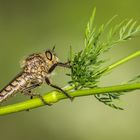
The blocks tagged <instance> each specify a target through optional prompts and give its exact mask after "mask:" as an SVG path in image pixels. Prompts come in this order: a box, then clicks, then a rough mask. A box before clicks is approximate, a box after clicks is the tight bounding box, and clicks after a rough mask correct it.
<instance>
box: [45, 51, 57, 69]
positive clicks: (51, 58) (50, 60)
mask: <svg viewBox="0 0 140 140" xmlns="http://www.w3.org/2000/svg"><path fill="white" fill-rule="evenodd" d="M45 61H46V63H47V65H48V66H49V67H50V68H51V67H53V66H54V65H56V64H57V63H58V61H59V59H58V57H57V56H56V54H55V53H54V51H53V50H52V51H50V50H47V51H46V52H45Z"/></svg>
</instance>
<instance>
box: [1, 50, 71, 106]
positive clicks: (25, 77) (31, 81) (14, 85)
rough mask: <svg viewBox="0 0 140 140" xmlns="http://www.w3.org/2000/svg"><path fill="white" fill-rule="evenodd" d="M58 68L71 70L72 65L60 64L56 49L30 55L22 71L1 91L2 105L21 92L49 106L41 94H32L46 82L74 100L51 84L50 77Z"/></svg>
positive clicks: (24, 62)
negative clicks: (37, 98) (33, 90)
mask: <svg viewBox="0 0 140 140" xmlns="http://www.w3.org/2000/svg"><path fill="white" fill-rule="evenodd" d="M56 66H60V67H66V68H70V63H69V62H67V63H61V62H59V59H58V57H57V56H56V54H55V53H54V48H53V49H52V50H47V51H45V52H43V53H34V54H31V55H29V56H28V57H27V58H26V59H25V60H24V61H23V65H22V71H21V72H20V73H19V74H18V75H17V76H16V77H15V78H14V79H13V80H12V81H11V82H10V83H9V84H8V85H7V86H5V87H4V88H3V89H2V90H1V91H0V103H1V102H3V101H5V100H7V99H8V98H9V97H11V96H13V95H15V94H16V93H18V92H21V93H23V94H25V95H29V96H30V97H31V98H33V97H34V96H36V97H39V98H40V99H41V101H42V102H43V103H44V104H48V103H46V101H45V100H44V99H43V98H42V96H41V95H40V94H34V93H32V89H34V88H36V87H38V86H40V85H42V84H43V83H44V82H46V83H47V84H48V85H50V86H52V87H54V88H56V89H58V90H60V91H61V92H62V93H64V94H65V95H66V96H67V97H68V98H70V99H72V97H71V96H70V95H69V94H68V93H67V92H65V91H64V90H63V89H61V88H60V87H58V86H56V85H53V84H52V83H51V82H50V79H49V75H50V74H51V73H52V71H53V70H54V69H55V68H56ZM48 105H49V104H48Z"/></svg>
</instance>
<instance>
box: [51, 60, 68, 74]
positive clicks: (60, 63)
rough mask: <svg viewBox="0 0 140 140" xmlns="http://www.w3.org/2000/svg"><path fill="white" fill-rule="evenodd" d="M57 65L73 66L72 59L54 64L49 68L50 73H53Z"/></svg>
mask: <svg viewBox="0 0 140 140" xmlns="http://www.w3.org/2000/svg"><path fill="white" fill-rule="evenodd" d="M57 66H59V67H65V68H71V66H70V61H68V62H66V63H62V62H58V63H56V64H54V65H53V66H52V67H51V68H50V69H49V73H51V72H52V71H53V70H54V69H55V68H56V67H57Z"/></svg>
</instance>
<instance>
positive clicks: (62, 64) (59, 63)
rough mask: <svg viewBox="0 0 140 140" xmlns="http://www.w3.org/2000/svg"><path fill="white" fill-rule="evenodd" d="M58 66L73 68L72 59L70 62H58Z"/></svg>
mask: <svg viewBox="0 0 140 140" xmlns="http://www.w3.org/2000/svg"><path fill="white" fill-rule="evenodd" d="M57 66H60V67H65V68H71V66H70V61H68V62H66V63H61V62H58V63H57Z"/></svg>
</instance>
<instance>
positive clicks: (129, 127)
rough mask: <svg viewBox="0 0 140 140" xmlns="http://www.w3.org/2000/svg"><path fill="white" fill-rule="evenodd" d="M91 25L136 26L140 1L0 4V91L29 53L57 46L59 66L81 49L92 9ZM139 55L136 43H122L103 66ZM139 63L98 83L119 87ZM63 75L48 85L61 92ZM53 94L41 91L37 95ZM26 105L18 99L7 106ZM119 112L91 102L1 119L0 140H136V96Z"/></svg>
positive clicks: (139, 112) (139, 129)
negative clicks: (109, 22)
mask: <svg viewBox="0 0 140 140" xmlns="http://www.w3.org/2000/svg"><path fill="white" fill-rule="evenodd" d="M94 7H96V8H97V15H96V24H97V25H100V24H101V23H105V22H106V21H107V20H108V19H109V18H111V17H112V16H113V15H115V14H118V15H119V18H118V21H120V20H123V19H125V18H133V19H136V20H138V21H139V23H140V1H139V0H20V1H19V0H17V1H16V0H12V1H10V0H0V87H1V88H2V87H3V86H4V85H5V84H7V83H8V82H9V81H10V80H11V79H12V78H13V77H14V76H15V75H16V74H17V73H18V72H19V71H20V66H19V61H20V60H22V59H23V58H24V57H26V56H27V55H28V54H31V53H33V52H40V51H44V50H46V49H48V48H52V47H53V45H56V53H57V55H58V56H59V58H60V59H61V60H62V61H66V60H67V58H68V56H69V46H70V45H71V46H72V47H73V49H74V51H75V52H77V51H79V50H81V49H82V48H83V47H84V41H83V39H84V30H85V26H86V24H87V21H88V19H89V17H90V15H91V13H92V10H93V8H94ZM139 49H140V37H137V38H135V39H133V40H132V41H128V42H126V43H121V44H120V45H118V46H116V47H114V48H113V49H111V51H110V52H108V53H107V54H106V55H105V56H106V58H109V62H108V64H111V63H112V62H114V61H116V60H118V59H120V58H123V57H125V56H127V55H129V54H131V53H133V52H135V51H137V50H139ZM139 61H140V59H139V58H136V59H135V60H132V61H130V62H128V63H126V64H124V65H122V66H120V67H118V68H116V69H115V70H114V71H113V72H112V73H110V74H109V75H106V76H105V77H103V78H102V79H101V85H102V86H109V85H115V84H121V83H122V82H124V81H127V80H129V79H131V78H132V77H134V76H135V75H137V74H139V71H140V65H139ZM66 72H68V71H67V70H65V69H62V68H59V69H57V70H56V72H55V73H56V75H55V76H54V78H53V82H54V83H55V84H57V85H59V86H62V87H63V86H64V85H66V84H67V81H69V77H67V76H65V73H66ZM49 90H52V89H51V88H50V87H48V86H46V85H43V86H42V87H41V88H39V89H37V90H36V92H39V93H42V94H43V93H44V92H46V91H49ZM26 99H28V97H24V96H23V95H21V94H18V95H17V96H16V97H14V98H12V99H10V100H9V101H7V102H6V104H12V103H15V102H19V101H23V100H26ZM122 102H123V104H124V108H125V110H124V111H118V110H114V109H112V108H109V107H107V106H105V105H104V104H102V103H100V102H98V101H97V100H96V99H95V98H94V97H92V96H89V97H81V98H76V99H75V100H74V101H73V102H72V103H71V102H70V101H69V100H63V101H61V102H59V103H56V104H54V105H53V106H51V107H46V106H44V107H41V108H38V109H34V110H31V111H29V112H26V111H25V112H20V113H16V114H11V115H7V116H0V140H19V139H20V140H28V139H30V140H39V139H42V140H93V139H94V140H102V139H104V140H124V139H127V140H132V139H133V140H139V139H140V119H139V118H140V109H139V106H140V94H139V91H135V92H131V93H129V94H127V95H125V96H123V97H122Z"/></svg>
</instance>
